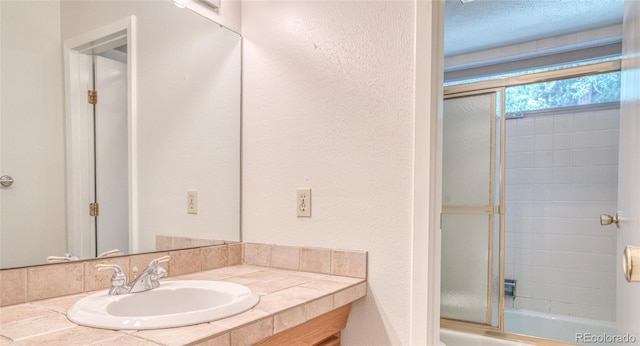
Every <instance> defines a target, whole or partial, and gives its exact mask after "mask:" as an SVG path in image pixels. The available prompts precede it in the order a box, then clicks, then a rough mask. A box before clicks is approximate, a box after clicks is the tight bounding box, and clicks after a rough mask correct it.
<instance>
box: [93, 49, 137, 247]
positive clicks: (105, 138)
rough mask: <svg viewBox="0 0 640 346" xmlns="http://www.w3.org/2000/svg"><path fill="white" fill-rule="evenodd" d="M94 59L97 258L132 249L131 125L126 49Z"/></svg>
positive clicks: (94, 160)
mask: <svg viewBox="0 0 640 346" xmlns="http://www.w3.org/2000/svg"><path fill="white" fill-rule="evenodd" d="M124 51H125V53H123V52H122V50H118V49H114V50H110V51H108V52H105V53H106V54H100V55H98V56H93V77H94V78H93V82H94V90H96V91H97V95H98V97H97V103H96V104H95V105H93V107H92V108H93V109H92V118H93V122H92V123H93V131H90V134H91V132H92V135H93V136H92V137H93V140H91V141H90V143H89V144H90V145H93V150H92V151H90V152H92V153H93V160H92V161H93V165H92V166H90V167H89V168H90V172H89V174H90V176H91V178H92V179H91V178H90V181H92V182H93V189H91V188H90V191H91V192H92V194H93V196H92V197H93V198H92V203H96V204H97V205H98V209H97V210H98V212H97V215H96V216H95V222H94V223H93V230H94V232H95V239H96V242H95V250H94V251H95V256H98V255H99V254H101V253H104V252H107V251H110V250H113V249H119V250H120V251H125V252H126V251H127V250H128V248H129V239H128V238H129V231H128V228H129V206H128V196H129V187H128V153H127V152H128V145H127V143H128V142H127V138H128V131H127V129H128V126H127V122H128V119H127V63H126V49H125V50H124Z"/></svg>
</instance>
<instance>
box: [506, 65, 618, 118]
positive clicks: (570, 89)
mask: <svg viewBox="0 0 640 346" xmlns="http://www.w3.org/2000/svg"><path fill="white" fill-rule="evenodd" d="M505 96H506V99H505V101H506V105H505V111H506V112H507V113H517V112H526V111H535V110H542V109H549V108H560V107H571V106H579V105H589V104H598V103H607V102H618V101H620V72H610V73H603V74H597V75H591V76H585V77H579V78H572V79H563V80H556V81H551V82H543V83H535V84H527V85H519V86H513V87H508V88H506V89H505Z"/></svg>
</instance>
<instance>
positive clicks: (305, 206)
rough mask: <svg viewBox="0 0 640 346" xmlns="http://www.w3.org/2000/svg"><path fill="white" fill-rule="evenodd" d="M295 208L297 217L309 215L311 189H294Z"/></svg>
mask: <svg viewBox="0 0 640 346" xmlns="http://www.w3.org/2000/svg"><path fill="white" fill-rule="evenodd" d="M296 210H297V215H298V217H311V189H297V190H296Z"/></svg>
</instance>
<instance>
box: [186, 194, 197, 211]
mask: <svg viewBox="0 0 640 346" xmlns="http://www.w3.org/2000/svg"><path fill="white" fill-rule="evenodd" d="M187 213H189V214H197V213H198V190H188V191H187Z"/></svg>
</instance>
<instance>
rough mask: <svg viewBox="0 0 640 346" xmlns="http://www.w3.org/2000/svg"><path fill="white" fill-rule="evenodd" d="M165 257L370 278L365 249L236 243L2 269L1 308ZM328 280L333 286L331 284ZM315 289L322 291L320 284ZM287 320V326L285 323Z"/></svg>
mask: <svg viewBox="0 0 640 346" xmlns="http://www.w3.org/2000/svg"><path fill="white" fill-rule="evenodd" d="M165 255H169V256H171V260H170V261H169V262H165V263H163V264H162V266H163V267H164V268H165V269H167V272H168V273H169V276H178V275H184V274H189V273H195V272H198V271H203V270H210V269H216V268H221V267H226V266H233V265H238V264H250V265H257V266H263V267H271V268H277V269H287V270H296V271H297V270H300V271H303V272H311V273H318V274H309V275H320V274H332V275H340V276H349V277H354V278H361V279H364V278H366V276H367V253H366V252H363V251H347V250H330V249H320V248H311V247H294V246H282V245H270V244H256V243H233V244H226V245H216V246H206V247H201V248H194V249H185V250H173V251H164V252H156V253H149V254H141V255H131V256H122V257H115V258H104V259H96V260H91V261H84V262H75V263H73V262H72V263H62V264H50V265H45V266H35V267H28V268H18V269H5V270H0V306H7V305H14V304H20V303H25V302H29V301H35V300H41V299H47V298H53V297H59V296H66V295H72V294H77V293H82V292H89V291H95V290H100V289H105V288H108V287H110V286H111V276H112V272H111V271H110V270H104V271H98V270H97V269H96V268H95V265H96V264H98V263H107V264H117V265H119V266H120V267H122V269H123V271H125V273H127V277H129V278H133V277H134V273H133V271H134V268H136V269H137V273H136V274H139V273H140V272H141V271H142V270H144V268H146V266H147V264H148V263H149V262H150V261H151V260H153V259H156V258H159V257H162V256H165ZM254 275H255V274H254ZM272 275H273V274H272ZM240 278H241V277H240ZM244 279H246V280H247V282H246V283H247V284H250V283H251V280H252V278H251V277H247V278H244ZM289 280H290V279H289ZM273 282H274V284H275V283H277V282H276V281H273ZM326 284H327V285H331V283H330V282H327V283H326ZM314 288H315V289H318V287H314ZM255 289H257V290H258V291H261V292H262V291H264V292H262V293H263V294H265V293H269V291H270V290H269V287H267V286H265V287H255ZM311 293H313V292H311ZM279 323H280V322H279ZM282 323H285V324H286V322H284V321H282ZM255 327H257V326H255ZM257 329H258V330H259V329H260V328H257ZM232 339H233V335H232Z"/></svg>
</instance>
